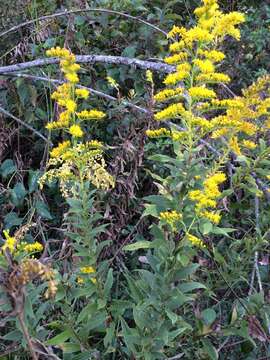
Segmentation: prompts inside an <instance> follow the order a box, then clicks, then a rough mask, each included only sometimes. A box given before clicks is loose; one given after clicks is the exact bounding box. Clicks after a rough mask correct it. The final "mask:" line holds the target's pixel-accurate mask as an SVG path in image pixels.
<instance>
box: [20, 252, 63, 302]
mask: <svg viewBox="0 0 270 360" xmlns="http://www.w3.org/2000/svg"><path fill="white" fill-rule="evenodd" d="M37 277H39V278H40V279H41V280H42V281H46V282H47V286H48V288H47V290H46V292H45V297H46V298H53V297H54V296H55V294H56V291H57V281H56V278H55V271H54V270H52V269H51V268H50V267H49V266H47V265H44V264H42V263H41V262H40V261H39V260H36V259H27V260H25V261H23V263H22V264H21V265H20V271H19V272H18V275H17V280H18V282H20V283H21V284H22V285H26V284H27V283H29V282H31V281H32V280H34V279H36V278H37Z"/></svg>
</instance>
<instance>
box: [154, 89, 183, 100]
mask: <svg viewBox="0 0 270 360" xmlns="http://www.w3.org/2000/svg"><path fill="white" fill-rule="evenodd" d="M183 93H184V89H183V88H181V87H179V88H176V89H164V90H161V91H160V92H158V93H157V94H156V95H155V96H154V99H155V100H156V101H158V102H163V101H165V100H169V99H171V98H173V97H175V96H179V95H182V94H183Z"/></svg>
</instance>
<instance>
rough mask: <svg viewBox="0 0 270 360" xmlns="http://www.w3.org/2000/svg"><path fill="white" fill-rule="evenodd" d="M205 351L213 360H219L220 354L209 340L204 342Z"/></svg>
mask: <svg viewBox="0 0 270 360" xmlns="http://www.w3.org/2000/svg"><path fill="white" fill-rule="evenodd" d="M202 343H203V349H204V351H205V352H206V354H207V355H208V356H209V358H210V359H211V360H218V352H217V350H216V348H215V347H214V346H213V345H212V344H211V342H210V341H209V340H208V339H204V340H202Z"/></svg>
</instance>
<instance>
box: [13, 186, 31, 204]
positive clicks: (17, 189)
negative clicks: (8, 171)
mask: <svg viewBox="0 0 270 360" xmlns="http://www.w3.org/2000/svg"><path fill="white" fill-rule="evenodd" d="M26 194H27V191H26V190H25V187H24V184H23V183H17V184H16V185H15V186H14V188H13V189H11V190H10V197H11V201H12V203H13V204H14V205H15V206H21V205H22V204H23V201H24V198H25V196H26Z"/></svg>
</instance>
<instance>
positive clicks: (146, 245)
mask: <svg viewBox="0 0 270 360" xmlns="http://www.w3.org/2000/svg"><path fill="white" fill-rule="evenodd" d="M153 247H154V244H153V242H152V241H146V240H142V241H137V242H136V243H134V244H129V245H126V246H124V247H123V250H124V251H136V250H139V249H151V248H153Z"/></svg>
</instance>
